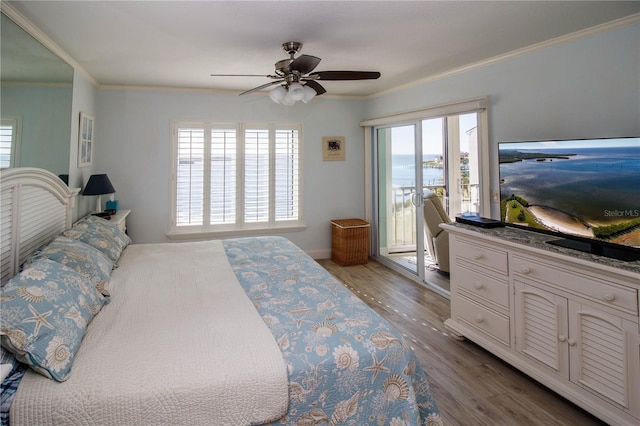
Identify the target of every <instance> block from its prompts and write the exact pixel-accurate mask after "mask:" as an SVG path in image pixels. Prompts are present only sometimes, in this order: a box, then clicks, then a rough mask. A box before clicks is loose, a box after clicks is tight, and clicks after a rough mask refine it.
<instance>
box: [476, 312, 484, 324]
mask: <svg viewBox="0 0 640 426" xmlns="http://www.w3.org/2000/svg"><path fill="white" fill-rule="evenodd" d="M475 320H476V322H477V323H478V324H480V323H481V322H482V321H484V318H482V315H480V314H476V317H475Z"/></svg>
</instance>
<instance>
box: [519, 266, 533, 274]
mask: <svg viewBox="0 0 640 426" xmlns="http://www.w3.org/2000/svg"><path fill="white" fill-rule="evenodd" d="M520 272H521V273H523V274H525V275H527V274H529V273H531V268H529V267H528V266H523V267H522V268H520Z"/></svg>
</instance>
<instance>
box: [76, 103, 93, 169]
mask: <svg viewBox="0 0 640 426" xmlns="http://www.w3.org/2000/svg"><path fill="white" fill-rule="evenodd" d="M93 124H94V120H93V117H92V116H90V115H89V114H86V113H84V112H81V113H80V129H79V131H78V167H86V166H90V165H91V164H93V148H94V146H93V144H94V141H93V130H94V129H93Z"/></svg>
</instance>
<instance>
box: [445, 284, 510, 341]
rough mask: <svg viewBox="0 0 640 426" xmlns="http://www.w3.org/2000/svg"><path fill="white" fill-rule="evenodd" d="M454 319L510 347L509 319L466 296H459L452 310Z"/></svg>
mask: <svg viewBox="0 0 640 426" xmlns="http://www.w3.org/2000/svg"><path fill="white" fill-rule="evenodd" d="M451 314H452V317H453V318H454V319H455V320H456V321H458V322H459V323H462V324H466V325H468V326H470V327H472V328H475V329H477V330H480V331H482V332H483V333H485V334H488V335H489V336H490V337H492V338H494V339H496V340H498V341H499V342H500V343H502V344H504V345H506V346H509V318H508V317H506V316H504V315H500V314H498V313H496V312H493V311H492V310H490V309H487V308H485V307H483V306H482V305H479V304H477V303H475V302H473V301H471V300H469V299H467V298H466V297H464V296H458V297H457V298H456V300H455V305H454V307H453V309H452V312H451Z"/></svg>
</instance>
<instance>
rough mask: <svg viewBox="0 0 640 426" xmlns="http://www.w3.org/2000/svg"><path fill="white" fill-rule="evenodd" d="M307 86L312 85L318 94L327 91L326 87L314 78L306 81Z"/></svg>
mask: <svg viewBox="0 0 640 426" xmlns="http://www.w3.org/2000/svg"><path fill="white" fill-rule="evenodd" d="M305 86H309V87H311V88H312V89H313V90H315V91H316V96H320V95H322V94H323V93H326V92H327V91H326V90H325V89H324V87H322V86H321V85H320V83H318V82H317V81H313V80H309V81H307V82H306V83H305Z"/></svg>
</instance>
